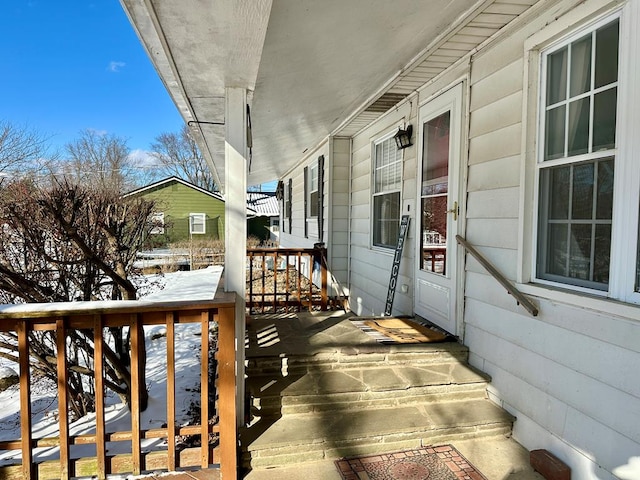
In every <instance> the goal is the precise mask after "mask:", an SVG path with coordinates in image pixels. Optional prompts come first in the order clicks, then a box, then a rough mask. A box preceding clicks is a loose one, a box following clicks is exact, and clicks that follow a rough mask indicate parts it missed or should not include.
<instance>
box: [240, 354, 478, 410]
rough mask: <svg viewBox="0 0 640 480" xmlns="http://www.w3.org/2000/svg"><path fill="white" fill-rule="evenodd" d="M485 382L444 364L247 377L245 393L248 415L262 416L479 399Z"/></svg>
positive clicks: (462, 368)
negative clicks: (248, 395)
mask: <svg viewBox="0 0 640 480" xmlns="http://www.w3.org/2000/svg"><path fill="white" fill-rule="evenodd" d="M316 367H317V368H320V367H318V366H316ZM488 382H489V377H488V376H487V375H485V374H483V373H481V372H479V371H477V370H475V369H473V368H472V367H470V366H469V365H466V364H461V363H457V362H449V363H433V364H429V363H427V364H423V365H421V366H406V365H395V366H374V367H367V368H357V369H356V368H344V369H341V370H334V369H332V368H331V369H329V370H327V371H323V370H320V369H318V370H316V371H310V372H308V373H306V374H304V375H287V376H282V375H266V374H263V375H250V376H249V381H248V382H247V389H248V391H249V392H250V393H251V396H252V407H253V409H254V411H253V413H254V414H255V415H258V416H261V417H264V416H280V415H286V414H291V413H311V412H321V411H334V412H335V411H342V410H359V409H363V408H384V407H395V406H400V405H412V404H418V403H425V402H433V401H447V400H463V399H482V398H485V396H486V386H487V383H488Z"/></svg>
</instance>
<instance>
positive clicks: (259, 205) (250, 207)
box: [124, 176, 280, 217]
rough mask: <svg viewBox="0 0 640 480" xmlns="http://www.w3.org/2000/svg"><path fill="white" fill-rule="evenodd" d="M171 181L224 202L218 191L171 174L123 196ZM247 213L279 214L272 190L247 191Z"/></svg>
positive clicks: (262, 215)
mask: <svg viewBox="0 0 640 480" xmlns="http://www.w3.org/2000/svg"><path fill="white" fill-rule="evenodd" d="M171 182H178V183H181V184H183V185H185V186H187V187H189V188H193V189H194V190H197V191H199V192H201V193H204V194H206V195H209V196H210V197H213V198H215V199H217V200H220V201H221V202H224V197H223V196H222V195H220V194H219V193H218V192H210V191H209V190H206V189H204V188H201V187H199V186H197V185H195V184H193V183H191V182H187V181H186V180H183V179H181V178H179V177H176V176H172V177H168V178H165V179H163V180H159V181H157V182H154V183H151V184H149V185H145V186H144V187H140V188H136V189H135V190H132V191H130V192H128V193H125V195H124V196H125V197H128V196H131V195H138V194H141V193H144V192H146V191H149V190H152V189H154V188H157V187H161V186H163V185H166V184H169V183H171ZM247 215H253V216H257V217H264V216H266V217H275V216H278V215H280V209H279V204H278V200H277V199H276V197H275V193H272V192H247Z"/></svg>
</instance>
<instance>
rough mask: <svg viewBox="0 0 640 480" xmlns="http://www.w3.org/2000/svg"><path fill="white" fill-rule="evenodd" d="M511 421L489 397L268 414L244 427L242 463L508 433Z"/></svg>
mask: <svg viewBox="0 0 640 480" xmlns="http://www.w3.org/2000/svg"><path fill="white" fill-rule="evenodd" d="M513 420H514V419H513V417H512V416H511V415H509V414H508V413H507V412H505V411H504V410H502V409H501V408H499V407H497V406H496V405H494V404H493V403H491V402H490V401H488V400H485V399H468V400H459V401H446V402H429V403H422V404H419V405H403V406H398V407H392V408H376V409H370V408H369V409H362V410H356V411H336V412H333V411H323V412H316V413H310V414H291V415H285V416H283V417H282V418H278V419H275V418H268V417H267V418H263V419H260V420H259V421H257V422H256V423H255V424H253V425H252V426H250V427H249V428H246V429H243V431H242V432H241V443H242V445H243V465H244V466H245V467H249V468H252V469H255V468H272V467H281V466H285V465H290V464H297V463H301V462H310V461H318V460H323V459H330V458H334V459H335V458H341V457H349V456H354V455H365V454H375V453H381V452H385V451H386V452H389V451H394V450H398V449H407V448H417V447H420V446H424V445H433V444H438V443H444V442H451V441H453V440H461V439H465V438H477V437H480V436H488V437H491V436H496V435H507V434H508V433H509V432H510V431H511V426H512V423H513Z"/></svg>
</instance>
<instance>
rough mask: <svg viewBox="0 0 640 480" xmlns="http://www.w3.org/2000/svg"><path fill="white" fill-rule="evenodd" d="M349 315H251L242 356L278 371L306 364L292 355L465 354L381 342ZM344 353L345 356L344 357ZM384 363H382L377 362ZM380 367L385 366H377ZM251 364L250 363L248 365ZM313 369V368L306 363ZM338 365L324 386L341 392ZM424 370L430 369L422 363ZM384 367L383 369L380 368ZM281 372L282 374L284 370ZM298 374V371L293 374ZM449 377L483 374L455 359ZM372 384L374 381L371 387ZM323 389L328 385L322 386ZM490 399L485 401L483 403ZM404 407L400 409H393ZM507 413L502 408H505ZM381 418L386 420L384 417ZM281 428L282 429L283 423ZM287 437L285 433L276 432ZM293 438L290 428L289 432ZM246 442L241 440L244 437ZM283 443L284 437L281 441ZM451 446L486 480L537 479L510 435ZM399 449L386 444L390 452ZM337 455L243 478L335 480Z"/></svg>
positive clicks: (299, 385) (305, 384) (297, 386)
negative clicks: (269, 361) (456, 364)
mask: <svg viewBox="0 0 640 480" xmlns="http://www.w3.org/2000/svg"><path fill="white" fill-rule="evenodd" d="M351 319H353V315H352V314H347V313H344V312H314V313H307V312H304V313H298V314H288V315H256V316H252V317H251V319H250V320H249V322H248V327H247V340H246V342H245V346H246V359H247V362H248V364H249V365H250V366H251V364H252V362H253V361H254V360H258V359H260V361H261V362H264V361H265V358H271V359H273V361H274V362H277V363H279V364H281V365H282V371H283V372H285V371H286V370H289V372H295V371H296V369H300V368H302V369H303V370H304V369H305V368H307V367H305V365H299V364H296V363H295V358H296V355H300V356H301V358H302V357H306V358H309V357H310V356H315V357H317V358H318V359H326V360H327V361H331V359H333V358H334V356H341V357H340V358H342V359H344V358H346V357H350V356H354V357H357V356H358V354H365V353H366V354H378V353H380V354H381V355H385V354H388V353H389V352H393V353H394V354H398V353H400V354H402V355H406V356H408V357H413V356H414V355H419V356H421V357H423V356H425V355H426V356H428V355H430V348H431V349H433V350H434V351H436V350H439V351H442V350H443V349H446V351H447V352H448V353H447V354H448V355H451V356H452V357H458V356H461V357H462V356H464V355H465V354H466V347H464V346H462V345H460V344H458V343H455V342H447V343H446V344H395V345H388V344H381V343H379V342H378V341H376V340H375V339H374V338H373V337H372V336H370V335H367V334H366V333H364V332H363V331H362V330H360V329H359V328H358V327H356V326H355V325H354V324H353V323H352V322H351ZM345 356H346V357H345ZM380 363H381V364H382V363H384V362H383V361H381V362H380ZM380 366H381V367H382V368H383V369H384V365H380ZM249 368H251V367H249ZM311 368H312V367H311ZM343 368H349V365H348V364H345V363H341V364H340V365H338V366H337V367H336V369H335V372H336V374H335V375H333V378H334V381H335V383H334V384H332V385H331V386H330V387H329V388H330V390H332V391H334V389H335V392H343V391H346V389H345V385H344V384H342V383H341V382H342V381H341V375H340V371H341V369H343ZM421 368H425V370H428V369H429V367H421ZM392 370H393V369H389V372H388V373H384V374H382V375H380V376H379V377H377V378H375V377H374V378H373V379H372V378H368V379H367V380H368V382H367V383H368V385H367V389H368V390H378V391H382V390H385V389H386V388H387V386H388V383H389V382H392V381H394V380H393V379H392V378H391V377H392V376H393V373H392ZM382 371H384V370H382ZM285 375H286V373H285ZM292 376H293V377H299V375H292ZM451 376H452V378H453V379H454V381H456V380H458V379H459V380H461V381H463V382H464V381H473V380H474V376H477V377H479V376H483V374H482V373H480V372H477V371H475V370H473V369H471V368H470V367H468V365H467V364H466V363H465V362H464V361H461V362H460V367H459V368H458V367H454V368H453V369H452V371H451ZM308 377H309V380H308V381H302V382H295V383H294V384H291V385H289V386H288V387H287V388H288V391H289V392H290V393H291V392H292V391H295V390H302V389H308V388H309V387H312V385H313V381H314V378H315V377H314V376H313V375H311V376H308ZM345 377H346V376H345ZM350 380H352V379H348V378H345V379H344V381H346V382H350V384H349V386H348V388H349V389H350V390H349V391H351V389H353V385H352V382H351V381H350ZM371 382H378V384H377V385H372V384H371ZM251 383H252V378H251V375H250V377H249V378H248V387H247V388H248V389H251ZM323 388H325V389H326V388H327V384H326V383H325V384H324V385H323ZM486 403H490V402H486ZM485 408H486V406H485V407H480V410H478V411H477V412H469V411H461V412H459V413H458V412H456V415H461V416H471V417H483V416H485V415H486V414H487V410H484V409H485ZM400 411H403V409H402V407H400V408H398V409H397V410H396V412H398V413H399V412H400ZM505 415H506V412H505ZM383 421H385V420H383ZM390 421H391V422H399V420H398V418H397V416H396V418H395V419H393V418H391V419H390ZM303 424H304V422H301V424H300V425H298V426H297V428H296V427H295V426H294V427H293V428H294V430H297V429H299V428H302V429H304V428H305V425H303ZM283 428H286V427H284V426H283ZM266 433H267V434H266V435H264V434H263V435H262V436H261V437H262V438H258V439H256V440H249V441H254V442H258V443H261V442H263V441H264V442H270V441H271V442H276V443H277V442H280V441H282V439H281V438H280V435H271V434H269V432H266ZM280 433H282V434H284V438H286V437H287V433H286V432H284V431H283V432H280ZM289 433H290V434H293V435H292V436H296V434H295V433H294V432H289ZM244 440H245V441H246V440H247V439H246V438H245V439H244ZM285 441H286V440H285ZM444 443H447V444H451V445H453V446H454V447H455V448H456V449H457V450H458V451H459V452H460V453H461V454H462V455H463V456H465V457H466V458H467V459H468V460H469V461H470V462H471V463H472V464H473V465H474V466H475V467H476V468H477V469H478V470H479V471H480V472H482V473H483V474H484V475H485V477H486V478H487V479H488V480H540V479H542V477H541V476H540V475H539V474H537V473H535V472H534V471H533V469H532V468H531V466H530V464H529V452H528V451H527V450H526V449H524V448H523V447H522V446H521V445H520V444H518V443H517V442H516V441H514V440H513V439H511V438H510V435H503V434H502V435H501V434H498V435H494V436H490V437H488V438H487V437H482V438H473V439H469V438H467V439H463V440H459V441H447V442H444ZM397 450H402V449H393V448H392V447H391V448H390V450H389V452H388V453H390V452H392V451H397ZM338 459H339V458H338V457H336V458H330V457H328V456H327V457H326V458H325V459H323V460H321V461H308V462H304V463H296V464H294V465H291V466H282V467H277V468H255V469H252V470H251V471H249V472H248V473H245V474H244V476H241V477H240V478H244V479H245V480H288V479H291V480H293V479H304V480H333V479H335V480H340V479H341V478H342V477H341V475H340V474H339V473H338V471H337V468H336V466H335V464H334V461H335V460H338Z"/></svg>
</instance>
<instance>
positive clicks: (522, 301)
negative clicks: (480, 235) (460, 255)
mask: <svg viewBox="0 0 640 480" xmlns="http://www.w3.org/2000/svg"><path fill="white" fill-rule="evenodd" d="M456 240H457V241H458V243H459V244H460V245H462V246H463V247H464V248H465V249H466V250H467V252H469V253H470V254H471V255H472V256H473V257H474V258H475V259H476V260H477V261H478V262H480V265H482V266H483V267H484V268H485V270H486V271H487V272H489V274H491V276H492V277H493V278H495V279H496V280H497V281H498V282H499V283H500V285H502V286H503V287H504V288H506V289H507V292H509V293H510V294H511V295H513V297H514V298H515V299H516V302H518V305H522V306H523V307H524V308H525V309H526V310H527V311H528V312H529V313H530V314H531V315H533V316H534V317H535V316H537V315H538V307H537V306H536V305H535V303H533V302H532V301H531V300H529V298H527V297H525V295H524V294H523V293H522V292H521V291H520V290H518V289H517V288H516V286H515V285H514V284H513V283H511V282H510V281H509V280H508V279H507V277H505V276H504V275H503V274H502V273H500V272H499V271H498V269H497V268H496V267H494V266H493V265H492V264H491V262H489V260H487V259H486V258H485V257H484V255H482V254H481V253H480V252H479V251H478V250H476V248H475V247H474V246H473V245H471V244H470V243H469V242H467V241H466V240H465V239H464V238H462V237H461V236H460V235H456Z"/></svg>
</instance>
